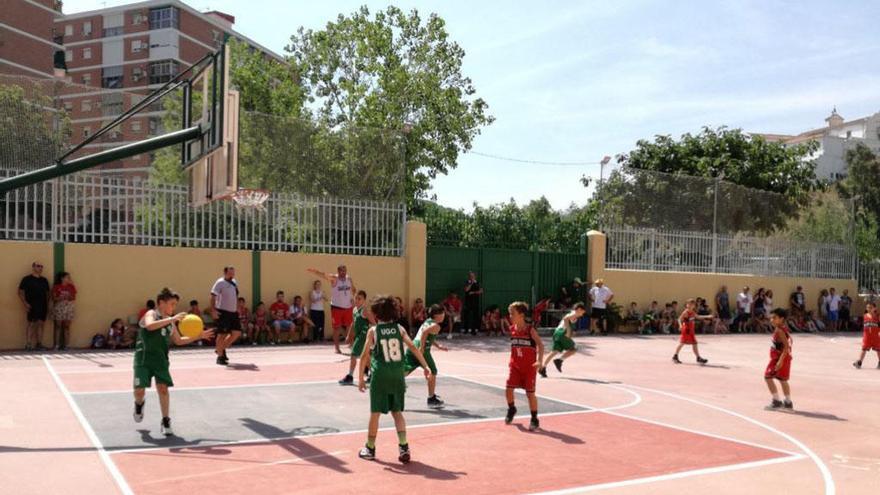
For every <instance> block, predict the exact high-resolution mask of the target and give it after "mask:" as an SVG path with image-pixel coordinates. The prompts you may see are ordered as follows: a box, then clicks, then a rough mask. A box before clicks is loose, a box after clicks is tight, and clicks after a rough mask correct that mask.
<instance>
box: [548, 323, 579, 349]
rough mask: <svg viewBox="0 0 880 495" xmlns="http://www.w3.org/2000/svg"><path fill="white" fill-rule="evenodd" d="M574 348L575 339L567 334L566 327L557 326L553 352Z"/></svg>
mask: <svg viewBox="0 0 880 495" xmlns="http://www.w3.org/2000/svg"><path fill="white" fill-rule="evenodd" d="M574 349H575V345H574V341H573V340H571V339H570V338H569V337H566V336H565V329H563V328H557V329H556V331H555V332H553V352H565V351H573V350H574Z"/></svg>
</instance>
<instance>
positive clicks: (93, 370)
mask: <svg viewBox="0 0 880 495" xmlns="http://www.w3.org/2000/svg"><path fill="white" fill-rule="evenodd" d="M65 362H66V361H65ZM342 362H344V360H341V359H337V360H331V361H327V360H312V361H283V362H281V361H279V362H272V363H259V364H257V363H238V364H256V365H257V366H258V367H259V366H288V365H299V364H339V363H342ZM235 364H236V363H233V365H235ZM121 366H125V367H124V368H123V367H116V366H114V367H113V369H110V368H100V367H96V368H88V369H75V370H69V371H57V372H56V373H58V374H59V375H85V374H96V375H100V374H105V373H107V374H109V373H131V362H130V360H129V362H126V363H124V364H123V365H121ZM173 369H174V370H175V371H177V370H209V369H215V370H223V369H224V368H221V367H220V366H219V365H217V364H211V365H210V366H174V367H173ZM236 371H237V370H236Z"/></svg>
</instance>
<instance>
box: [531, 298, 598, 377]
mask: <svg viewBox="0 0 880 495" xmlns="http://www.w3.org/2000/svg"><path fill="white" fill-rule="evenodd" d="M586 313H587V309H586V307H585V306H584V303H580V302H579V303H576V304H575V305H574V306H573V307H572V308H571V312H570V313H568V314H567V315H565V317H564V318H562V320H560V321H559V326H558V327H556V331H555V332H553V350H552V351H550V354H548V355H547V359H545V360H544V363H543V365H542V366H541V369H539V370H538V373H540V374H541V377H542V378H547V365H548V364H550V361H553V364H554V365H555V366H556V370H557V371H559V372H560V373H562V362H563V361H565V360H566V359H568V358H570V357H571V356H572V355H574V353H575V352H577V351H576V349H575V345H574V340H572V339H571V336H572V334H573V332H574V329H573V328H572V325H573V324H574V323H575V322H577V321H578V320H579V319H581V318H582V317H583V316H584V315H585V314H586ZM559 353H562V356H560V357H559V358H558V359H553V358H554V357H556V355H557V354H559Z"/></svg>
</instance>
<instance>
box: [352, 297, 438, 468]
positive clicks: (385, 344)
mask: <svg viewBox="0 0 880 495" xmlns="http://www.w3.org/2000/svg"><path fill="white" fill-rule="evenodd" d="M370 310H371V311H372V312H373V315H374V316H375V317H376V320H378V323H377V324H376V326H374V327H373V328H370V329H369V330H368V331H367V340H366V342H365V343H364V353H363V354H362V355H361V362H362V363H365V362H368V361H369V362H370V371H372V381H371V382H370V425H369V427H368V429H367V444H366V445H365V446H364V448H362V449H361V451H360V453H359V454H358V455H359V456H360V458H361V459H368V460H373V459H375V458H376V434H377V433H378V431H379V415H380V414H387V413H389V412H390V413H391V416H392V417H393V418H394V426H395V427H396V428H397V440H398V445H399V447H400V450H399V456H398V460H400V462H402V463H407V462H409V460H410V452H409V444H408V443H407V441H406V420H404V418H403V408H404V401H403V399H404V396H405V395H406V379H405V376H404V365H405V361H404V354H403V353H404V348H403V347H404V346H406V347H407V348H409V350H410V351H411V352H412V353H413V354H415V356H416V359H417V360H418V361H419V364H420V365H421V366H422V368H423V369H424V370H425V377H426V378H427V377H428V376H430V374H431V372H430V370H429V369H428V363H427V362H425V358H424V357H423V356H422V353H421V352H420V351H419V349H418V347H416V346H415V345H414V344H413V342H412V340H410V338H409V336H408V335H407V334H406V330H404V329H403V327H401V326H400V325H398V324H397V323H396V320H397V317H398V315H397V309H396V307H395V305H394V298H393V297H389V296H377V297H376V298H375V299H373V301H372V304H371V305H370ZM374 348H375V350H376V352H375V353H373V352H371V351H372V349H374ZM364 375H365V373H364V368H363V366H361V367H360V369H359V372H358V390H360V391H361V392H364V391H366V390H367V384H366V381H365V380H364Z"/></svg>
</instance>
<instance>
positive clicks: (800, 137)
mask: <svg viewBox="0 0 880 495" xmlns="http://www.w3.org/2000/svg"><path fill="white" fill-rule="evenodd" d="M832 117H838V118H840V119H842V118H843V117H840V114H839V113H837V108H836V107H835V108H834V110H832V112H831V117H828V118H827V119H825V120H826V121H828V120H830V119H831V118H832ZM867 121H868V117H862V118H860V119H855V120H849V121H844V122H841V123H840V124H838V125H835V126H831V125H828V126H825V127H819V128H818V129H810V130H809V131H804V132H802V133H800V134H795V135H790V134H772V133H762V132H755V133H752V134H753V135H755V136H762V137H763V138H764V139H766V140H767V141H770V142H779V143H783V144H800V143H805V142H807V141H813V140H816V139H821V138H822V136H823V135H825V133H826V132H828V131H829V130H830V129H835V128H840V127H846V126H850V125H857V124H862V123H865V122H867Z"/></svg>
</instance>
